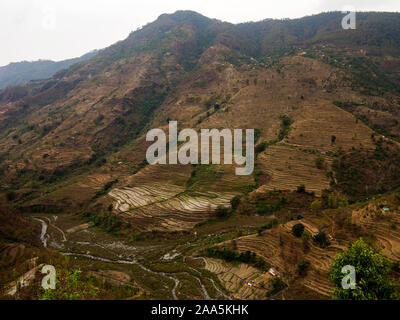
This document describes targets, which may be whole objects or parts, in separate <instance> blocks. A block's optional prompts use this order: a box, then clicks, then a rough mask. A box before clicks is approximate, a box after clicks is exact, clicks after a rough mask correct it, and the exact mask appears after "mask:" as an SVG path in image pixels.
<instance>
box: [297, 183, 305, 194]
mask: <svg viewBox="0 0 400 320" xmlns="http://www.w3.org/2000/svg"><path fill="white" fill-rule="evenodd" d="M297 192H298V193H306V186H305V185H304V184H301V185H299V186H298V187H297Z"/></svg>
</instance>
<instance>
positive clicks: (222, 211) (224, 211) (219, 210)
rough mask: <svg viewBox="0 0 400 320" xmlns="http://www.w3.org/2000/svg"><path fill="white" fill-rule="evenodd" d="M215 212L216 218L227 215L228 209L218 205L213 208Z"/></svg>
mask: <svg viewBox="0 0 400 320" xmlns="http://www.w3.org/2000/svg"><path fill="white" fill-rule="evenodd" d="M215 214H216V215H217V217H218V218H224V217H226V216H228V215H229V209H228V208H227V207H224V206H221V205H220V206H218V207H217V209H215Z"/></svg>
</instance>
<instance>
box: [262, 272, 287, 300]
mask: <svg viewBox="0 0 400 320" xmlns="http://www.w3.org/2000/svg"><path fill="white" fill-rule="evenodd" d="M270 283H271V286H272V288H271V289H270V290H268V291H267V292H266V293H265V296H266V297H267V298H269V297H271V296H273V295H275V294H278V293H279V292H280V291H282V290H283V289H285V288H286V287H287V284H286V283H285V282H284V281H283V280H282V279H281V278H280V277H275V278H273V279H271V280H270Z"/></svg>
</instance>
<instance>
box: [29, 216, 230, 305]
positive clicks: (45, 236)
mask: <svg viewBox="0 0 400 320" xmlns="http://www.w3.org/2000/svg"><path fill="white" fill-rule="evenodd" d="M33 219H34V220H36V221H38V222H40V223H41V225H42V230H41V234H40V241H41V242H42V244H43V246H44V247H47V242H48V240H49V239H50V235H49V234H48V233H47V231H48V227H49V226H51V227H54V228H55V229H56V230H58V231H59V232H60V233H61V235H62V241H63V242H66V241H67V237H66V235H65V233H64V231H63V230H61V229H60V228H59V227H58V226H56V225H55V224H54V223H51V220H50V219H49V218H43V219H41V218H38V217H34V218H33ZM44 219H46V220H48V223H47V222H46V221H45V220H44ZM56 220H57V218H56V216H55V217H54V222H55V221H56ZM74 244H77V245H81V244H89V243H88V242H79V241H78V242H74ZM93 245H95V246H99V247H102V248H104V249H107V251H109V252H111V253H112V254H114V255H117V254H116V253H115V252H113V251H112V250H110V249H108V248H106V247H104V246H102V245H100V244H98V243H95V244H93ZM121 245H122V244H121ZM122 246H124V245H122ZM60 254H62V255H64V256H75V257H84V258H87V259H90V260H97V261H102V262H106V263H112V264H125V265H137V266H138V267H140V268H141V269H142V270H144V271H146V272H149V273H152V274H156V275H159V276H162V277H166V278H169V279H171V280H172V281H174V286H173V288H172V290H171V295H172V298H173V299H174V300H178V297H177V294H176V291H177V289H178V287H179V285H180V280H179V279H178V278H176V277H174V276H172V275H171V274H167V273H165V272H158V271H153V270H150V269H149V268H147V267H145V266H144V265H142V264H141V263H140V262H138V261H137V260H136V259H134V258H130V259H129V260H127V259H116V260H113V259H109V258H105V257H101V256H97V255H92V254H90V253H89V252H88V253H78V252H60ZM118 257H119V258H121V257H122V255H119V256H118ZM196 272H198V271H197V270H196ZM179 273H182V274H188V273H187V272H179ZM179 273H177V274H179ZM191 276H192V277H193V278H195V279H196V280H197V282H198V283H199V286H200V292H201V294H202V296H203V298H204V299H206V300H211V299H212V298H211V297H210V295H209V294H208V292H207V290H206V288H205V286H204V285H203V283H202V282H201V280H200V278H198V277H196V276H194V275H191ZM211 280H212V279H211ZM212 284H213V286H214V287H215V289H216V290H217V292H218V293H220V294H221V295H223V296H224V297H226V295H225V294H223V293H222V292H221V291H220V290H219V289H218V288H217V287H216V285H215V283H214V281H212Z"/></svg>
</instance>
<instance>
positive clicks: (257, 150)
mask: <svg viewBox="0 0 400 320" xmlns="http://www.w3.org/2000/svg"><path fill="white" fill-rule="evenodd" d="M267 146H268V144H267V143H266V142H265V141H263V142H261V143H259V144H258V145H256V147H255V148H254V152H255V153H256V154H259V153H261V152H263V151H265V149H267Z"/></svg>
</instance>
